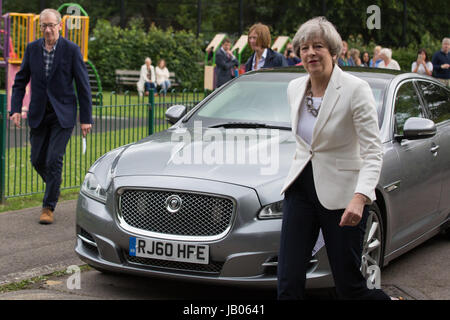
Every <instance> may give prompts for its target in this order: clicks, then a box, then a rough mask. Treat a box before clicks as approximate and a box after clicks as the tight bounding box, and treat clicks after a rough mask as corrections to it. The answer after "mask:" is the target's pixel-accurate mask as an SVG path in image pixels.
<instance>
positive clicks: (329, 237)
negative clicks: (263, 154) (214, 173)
mask: <svg viewBox="0 0 450 320" xmlns="http://www.w3.org/2000/svg"><path fill="white" fill-rule="evenodd" d="M321 183H324V182H321ZM343 213H344V210H343V209H341V210H327V209H326V208H324V207H323V206H322V205H321V204H320V202H319V199H318V197H317V194H316V189H315V185H314V178H313V169H312V165H311V162H309V163H308V165H307V166H306V167H305V168H304V169H303V171H302V173H301V174H300V176H299V177H298V178H297V179H296V180H295V181H294V183H293V184H292V185H291V186H290V187H289V189H288V190H286V193H285V200H284V203H283V223H282V233H281V243H280V254H279V258H278V299H280V300H296V299H303V298H304V291H305V282H306V271H307V270H306V267H307V264H308V262H309V261H310V259H311V252H312V250H313V248H314V244H315V242H316V239H317V237H318V235H319V230H320V228H322V233H323V237H324V240H325V247H326V250H327V255H328V260H329V262H330V266H331V270H332V273H333V278H334V282H335V285H336V290H337V294H338V296H339V298H342V299H364V300H366V299H367V300H372V299H375V300H379V299H380V300H389V299H390V298H389V296H387V295H386V294H385V293H384V292H383V291H382V290H379V289H368V288H367V284H366V280H365V278H364V277H363V275H362V273H361V271H360V266H361V254H362V245H363V236H364V231H365V225H366V221H367V217H368V213H369V212H368V207H367V206H366V207H365V208H364V213H363V218H362V220H361V221H360V223H359V224H358V225H357V226H355V227H350V226H345V227H340V226H339V222H340V220H341V218H342V214H343Z"/></svg>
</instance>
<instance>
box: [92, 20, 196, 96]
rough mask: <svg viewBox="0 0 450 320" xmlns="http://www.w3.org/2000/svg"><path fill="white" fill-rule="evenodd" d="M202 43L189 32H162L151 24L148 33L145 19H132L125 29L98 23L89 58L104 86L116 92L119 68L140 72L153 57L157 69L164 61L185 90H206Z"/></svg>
mask: <svg viewBox="0 0 450 320" xmlns="http://www.w3.org/2000/svg"><path fill="white" fill-rule="evenodd" d="M202 46H203V41H202V39H201V38H196V36H195V34H193V33H191V32H187V31H174V30H173V29H172V28H168V29H167V30H162V29H160V28H157V27H155V26H154V25H152V26H151V27H150V28H149V29H148V31H147V32H146V31H145V29H144V24H143V21H142V19H133V20H131V21H130V23H129V26H128V27H127V28H125V29H122V28H120V27H115V26H112V25H111V23H110V22H108V21H106V20H99V21H98V23H97V25H96V27H95V28H94V29H93V31H92V38H91V40H90V42H89V59H90V60H91V61H92V62H93V63H94V65H95V66H96V68H97V70H98V72H99V74H100V77H101V79H102V85H103V86H104V87H106V88H110V89H113V88H114V86H115V75H114V71H115V70H116V69H129V70H140V67H141V66H142V65H143V64H144V59H145V58H146V57H150V58H151V59H152V65H153V66H156V65H157V63H158V61H159V59H165V60H166V64H167V68H168V69H169V71H173V72H175V74H176V77H177V78H178V79H179V81H180V82H181V85H182V87H183V88H192V89H193V88H203V83H202V81H203V67H202V66H201V65H200V64H199V63H198V62H199V61H202V59H203V48H202Z"/></svg>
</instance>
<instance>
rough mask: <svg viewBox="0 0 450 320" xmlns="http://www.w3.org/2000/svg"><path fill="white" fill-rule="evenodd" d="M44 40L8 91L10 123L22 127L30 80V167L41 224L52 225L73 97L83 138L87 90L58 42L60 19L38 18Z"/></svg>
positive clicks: (75, 53) (80, 70)
mask: <svg viewBox="0 0 450 320" xmlns="http://www.w3.org/2000/svg"><path fill="white" fill-rule="evenodd" d="M39 21H40V28H41V30H42V32H43V34H44V37H43V38H41V39H38V40H36V41H33V42H31V43H30V44H28V46H27V48H26V50H25V55H24V58H23V61H22V65H21V67H20V71H19V72H18V73H17V75H16V78H15V81H14V85H13V88H12V97H11V113H10V115H11V119H12V120H13V122H14V124H15V125H16V127H18V128H20V127H21V124H20V122H21V109H22V101H23V97H24V95H25V88H26V86H27V84H28V82H29V81H30V78H31V101H30V106H29V112H28V124H29V126H30V143H31V163H32V165H33V167H34V168H35V169H36V171H37V172H38V173H39V175H40V176H41V177H42V179H43V180H44V182H45V184H46V185H45V195H44V199H43V203H42V213H41V216H40V220H39V222H40V223H41V224H50V223H53V221H54V218H53V211H54V210H55V207H56V203H57V202H58V197H59V193H60V186H61V180H62V176H61V174H62V164H63V157H64V153H65V151H66V146H67V143H68V141H69V139H70V136H71V134H72V131H73V127H74V126H75V124H76V118H77V97H76V96H75V91H74V88H73V80H75V84H76V89H77V96H78V101H79V106H80V125H81V132H82V134H83V136H86V134H88V133H89V132H90V130H91V126H92V98H91V88H90V86H89V78H88V74H87V70H86V66H85V64H84V62H83V58H82V56H81V52H80V48H79V47H78V46H77V45H76V44H75V43H73V42H71V41H69V40H67V39H65V38H63V37H60V36H59V33H60V30H61V15H60V13H59V12H58V11H56V10H53V9H45V10H43V11H42V12H41V14H40V17H39Z"/></svg>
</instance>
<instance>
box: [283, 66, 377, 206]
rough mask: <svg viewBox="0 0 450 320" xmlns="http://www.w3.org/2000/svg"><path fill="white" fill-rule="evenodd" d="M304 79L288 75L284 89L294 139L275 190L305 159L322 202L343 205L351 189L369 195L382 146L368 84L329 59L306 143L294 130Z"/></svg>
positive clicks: (289, 179) (372, 196) (296, 173)
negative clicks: (327, 79) (291, 154)
mask: <svg viewBox="0 0 450 320" xmlns="http://www.w3.org/2000/svg"><path fill="white" fill-rule="evenodd" d="M308 80H309V76H306V77H301V78H297V79H294V80H292V81H291V82H290V83H289V85H288V89H287V97H288V101H289V105H290V107H291V119H292V120H291V121H292V132H293V133H294V135H295V138H296V142H297V144H296V150H295V154H294V159H293V161H292V165H291V168H290V170H289V173H288V176H287V178H286V181H285V184H284V186H283V188H282V191H281V193H284V192H285V191H286V190H287V189H288V188H289V186H290V185H291V184H292V183H293V182H294V181H295V179H296V178H297V177H298V176H299V174H300V173H301V172H302V170H303V168H304V167H305V166H306V164H307V163H308V162H309V161H310V160H311V162H312V167H313V175H314V185H315V188H316V192H317V196H318V198H319V201H320V203H321V204H322V206H324V207H325V208H327V209H329V210H337V209H344V208H346V207H347V205H348V204H349V202H350V200H351V199H352V198H353V195H354V194H355V193H362V194H364V195H365V196H367V197H368V198H369V199H370V200H371V201H373V200H375V187H376V185H377V183H378V180H379V177H380V171H381V165H382V161H383V152H382V147H381V140H380V135H379V128H378V117H377V111H376V106H375V99H374V97H373V94H372V91H371V89H370V87H369V84H368V83H367V82H366V81H364V80H362V79H359V78H357V77H355V76H353V75H351V74H349V73H346V72H343V71H342V70H341V69H340V68H339V67H338V66H337V65H334V68H333V72H332V74H331V79H330V82H329V83H328V87H327V89H326V91H325V94H324V97H323V101H322V106H321V108H320V111H319V114H318V116H317V121H316V124H315V127H314V130H313V136H312V141H311V145H309V144H307V143H306V142H305V141H304V140H303V139H302V138H300V136H298V135H297V126H298V120H299V109H300V104H301V102H302V101H303V97H304V94H305V91H306V87H307V83H308Z"/></svg>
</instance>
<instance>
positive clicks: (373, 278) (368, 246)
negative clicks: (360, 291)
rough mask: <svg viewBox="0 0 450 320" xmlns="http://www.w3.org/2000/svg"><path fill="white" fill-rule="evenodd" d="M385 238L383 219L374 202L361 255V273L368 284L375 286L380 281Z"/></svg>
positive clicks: (370, 209)
mask: <svg viewBox="0 0 450 320" xmlns="http://www.w3.org/2000/svg"><path fill="white" fill-rule="evenodd" d="M384 236H385V234H384V228H383V217H382V215H381V211H380V208H379V207H378V205H377V204H376V203H375V202H374V203H373V204H372V205H370V207H369V215H368V217H367V222H366V231H365V234H364V241H363V250H362V255H361V272H362V274H363V276H364V277H365V278H366V279H367V280H368V283H369V282H370V283H372V284H373V285H375V284H376V282H377V279H380V272H381V267H382V266H383V258H384Z"/></svg>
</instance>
